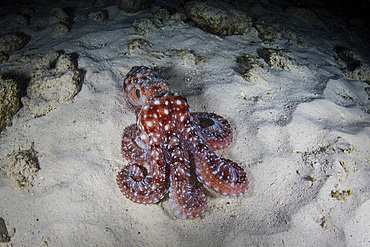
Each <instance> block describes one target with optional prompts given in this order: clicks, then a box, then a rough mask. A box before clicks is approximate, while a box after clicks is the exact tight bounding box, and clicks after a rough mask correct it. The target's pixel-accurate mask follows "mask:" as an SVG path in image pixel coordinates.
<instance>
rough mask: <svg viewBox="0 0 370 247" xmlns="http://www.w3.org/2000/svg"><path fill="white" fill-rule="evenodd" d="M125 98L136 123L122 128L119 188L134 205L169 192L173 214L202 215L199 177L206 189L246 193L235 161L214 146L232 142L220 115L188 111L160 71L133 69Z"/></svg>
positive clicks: (237, 194)
mask: <svg viewBox="0 0 370 247" xmlns="http://www.w3.org/2000/svg"><path fill="white" fill-rule="evenodd" d="M124 92H125V95H126V99H127V101H128V103H129V104H130V106H131V108H132V109H133V111H134V112H135V113H136V114H137V123H136V124H132V125H130V126H129V127H127V128H126V129H125V130H124V133H123V136H122V148H121V151H122V155H123V157H124V158H125V159H127V160H128V161H129V163H130V165H128V166H126V167H124V168H123V169H122V170H121V171H120V172H119V173H118V175H117V183H118V186H119V187H120V189H121V192H122V193H123V194H124V195H125V196H126V197H127V198H128V199H130V200H132V201H134V202H136V203H142V204H150V203H155V202H158V201H159V200H161V199H162V198H163V197H164V196H165V195H166V193H168V192H169V198H170V205H171V208H172V210H173V211H174V213H175V214H176V215H177V216H179V217H181V218H183V219H192V218H197V217H200V216H202V215H203V214H204V213H205V209H206V207H207V198H206V196H205V195H204V193H203V191H202V190H201V189H200V188H199V187H197V186H196V185H195V184H194V181H192V180H191V176H192V175H191V170H192V166H195V173H196V174H195V175H196V176H197V179H198V180H199V181H200V182H201V183H203V185H204V186H205V187H206V188H208V189H209V190H211V191H213V192H216V193H218V194H221V195H222V196H228V197H232V198H238V197H242V196H243V195H245V194H246V193H247V190H248V188H249V181H248V179H247V177H246V173H245V172H244V170H243V169H242V168H241V167H240V166H239V165H237V164H236V163H235V162H233V161H231V160H228V159H224V158H220V157H218V156H217V155H216V154H215V152H214V150H217V149H222V148H225V147H227V146H228V145H230V143H231V142H232V129H231V127H230V124H229V123H228V122H227V120H226V119H224V118H223V117H221V116H219V115H217V114H212V113H192V112H191V109H190V107H189V106H188V104H187V102H186V99H184V98H183V97H181V96H179V95H177V94H172V93H170V92H169V87H168V85H167V84H166V82H165V81H164V80H163V79H161V78H160V77H159V75H158V74H157V73H156V72H155V71H153V70H151V69H149V68H146V67H143V66H140V67H138V66H136V67H133V68H132V69H131V70H130V72H129V73H128V74H127V76H126V79H125V80H124Z"/></svg>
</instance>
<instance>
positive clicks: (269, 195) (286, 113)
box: [0, 1, 370, 246]
mask: <svg viewBox="0 0 370 247" xmlns="http://www.w3.org/2000/svg"><path fill="white" fill-rule="evenodd" d="M67 3H68V2H65V3H63V2H58V3H55V6H54V5H49V6H36V7H35V12H34V14H31V15H30V16H31V21H30V24H29V25H26V26H25V27H24V29H23V31H24V32H26V33H27V34H29V35H31V40H30V41H29V43H28V44H27V45H26V46H25V47H24V48H23V49H21V50H19V51H17V52H15V53H13V54H11V56H10V57H9V60H8V61H7V62H6V63H4V64H3V65H1V67H0V68H1V70H2V71H6V70H7V69H13V70H16V71H17V70H18V71H23V72H24V73H27V71H28V72H29V70H30V68H31V67H32V66H33V65H34V63H35V62H36V61H37V59H39V58H40V57H41V56H44V55H46V54H48V52H50V51H53V50H54V51H56V50H63V51H64V52H65V53H67V54H71V53H74V54H77V56H78V68H79V69H80V70H83V71H84V72H85V74H84V79H83V82H82V88H81V90H80V92H79V93H78V94H77V95H76V96H75V97H74V98H73V100H71V101H69V102H65V103H61V104H60V105H59V106H58V107H57V109H55V110H53V111H51V112H49V113H47V114H46V115H45V116H41V117H37V118H34V117H32V116H31V115H30V113H29V112H28V111H27V109H25V108H24V107H23V108H22V109H20V110H19V112H18V113H17V114H16V115H15V116H14V118H13V124H12V125H11V126H8V127H7V128H6V129H5V130H4V131H3V132H2V134H1V140H0V142H1V156H2V163H1V165H2V166H3V165H5V163H4V162H5V161H4V160H6V159H5V158H4V157H6V155H7V154H9V153H11V152H13V151H14V150H18V149H19V148H22V147H27V145H30V143H32V142H33V143H34V148H35V150H36V151H37V157H38V162H39V166H40V170H39V171H38V172H37V176H36V177H35V178H34V180H33V181H32V183H33V186H32V187H30V188H24V189H19V188H18V187H17V186H15V185H14V182H13V181H12V179H8V178H6V177H1V180H0V217H1V218H3V219H4V221H5V223H6V226H7V229H8V232H9V235H11V241H10V242H8V243H2V244H0V245H1V246H369V242H370V226H369V224H370V216H369V214H370V200H369V182H370V177H369V174H370V173H369V170H370V169H369V168H370V153H369V152H370V115H369V110H370V103H369V95H368V94H367V93H366V91H365V88H366V87H368V86H369V85H368V84H367V83H366V82H361V81H358V80H350V79H348V78H346V77H345V76H344V75H343V73H342V71H341V70H340V68H339V66H338V64H337V63H336V60H335V56H336V52H335V49H334V47H335V46H343V47H348V48H350V49H351V50H354V51H357V53H358V54H362V55H363V57H364V58H365V61H366V56H367V58H368V55H369V53H367V54H366V51H367V52H369V50H368V48H369V47H368V46H367V45H368V43H366V42H363V41H361V39H360V38H358V37H357V38H356V37H355V34H354V33H352V34H351V32H349V31H348V32H346V31H343V32H334V31H330V30H329V29H325V28H324V29H318V28H317V27H314V26H312V23H309V22H305V21H299V20H298V19H294V18H293V17H292V16H291V15H289V14H287V13H284V12H283V11H282V12H279V11H277V10H274V8H271V9H268V8H266V7H258V6H256V7H255V8H253V9H252V12H253V11H254V12H253V14H254V15H255V16H257V14H256V13H261V15H260V17H262V16H263V17H264V18H265V20H266V22H267V23H268V21H269V20H270V23H271V25H272V26H273V27H274V32H275V34H277V38H276V39H273V40H272V41H270V42H265V41H262V40H261V39H260V38H259V37H258V33H257V31H256V29H255V28H252V31H251V32H249V33H246V34H244V35H240V36H238V35H233V36H226V37H219V36H217V35H214V34H210V33H207V32H205V31H203V30H201V29H200V28H199V27H197V26H196V25H194V23H191V22H185V21H183V20H182V19H181V18H175V17H173V18H172V20H170V18H169V19H167V20H162V24H161V25H159V26H158V27H156V28H153V29H151V30H148V32H147V33H144V34H142V33H141V34H139V33H138V32H137V30H135V28H134V26H133V23H134V21H135V20H138V19H141V18H148V17H156V14H155V13H156V10H158V7H154V8H151V9H148V10H144V11H141V12H139V13H136V14H126V13H125V12H124V11H122V10H120V9H118V8H117V7H116V5H114V4H112V5H110V6H108V5H105V4H104V3H103V2H99V1H98V2H97V3H96V4H95V5H91V4H89V3H87V2H82V3H80V4H79V5H76V7H74V8H75V10H74V18H73V25H72V27H71V29H70V32H69V33H68V34H60V33H57V32H55V31H54V28H53V27H51V26H50V25H49V23H48V18H49V17H50V11H51V9H53V8H56V7H65V5H64V4H67ZM101 9H106V10H107V11H108V12H109V20H105V21H95V20H91V19H89V18H87V15H88V14H89V13H90V12H92V11H96V10H101ZM272 20H273V21H272ZM36 27H37V28H36ZM134 38H143V39H145V40H146V41H147V42H148V43H149V44H150V45H149V46H147V47H144V48H141V49H140V48H139V49H129V48H128V44H129V43H130V40H132V39H134ZM351 38H352V39H351ZM263 47H267V48H275V49H284V51H288V53H289V54H290V57H291V58H292V59H294V61H295V62H294V63H293V65H292V66H291V67H290V68H289V69H281V68H271V67H269V66H268V65H267V63H266V62H265V61H263V59H259V60H260V62H261V63H263V64H264V69H263V70H262V71H261V73H259V74H257V76H256V78H254V79H253V80H251V81H249V80H247V79H245V77H243V76H241V74H240V72H239V71H238V68H237V67H238V66H240V65H238V63H237V59H236V57H238V56H240V55H241V54H242V53H245V54H249V55H252V56H255V57H258V52H257V51H258V50H259V49H261V48H263ZM184 53H185V55H178V54H184ZM191 54H196V56H199V57H201V59H197V57H196V56H193V55H191ZM15 61H22V63H15ZM20 64H23V65H20ZM135 65H145V66H149V67H153V68H158V69H159V72H160V74H161V75H162V76H163V77H164V78H166V79H167V80H168V82H169V84H170V87H171V90H172V91H173V92H178V93H180V94H181V95H183V96H184V97H186V98H187V100H188V103H189V105H190V106H191V108H192V110H193V111H206V112H213V113H217V114H219V115H221V116H224V117H225V118H226V119H228V120H229V121H230V123H231V125H232V128H233V130H234V141H233V143H232V145H231V146H230V147H228V148H227V149H225V150H222V151H220V152H218V154H219V155H221V156H222V157H226V158H229V159H232V160H234V161H235V162H237V163H238V164H240V166H242V167H243V168H244V169H245V170H246V171H247V174H248V177H249V180H250V184H251V188H250V190H249V194H248V195H247V196H246V197H245V198H242V199H229V198H222V197H220V196H218V195H211V194H210V193H208V194H207V195H208V204H209V206H208V208H207V212H206V215H205V216H204V217H202V218H199V219H194V220H183V219H179V218H176V217H175V216H174V214H173V212H172V211H171V210H170V208H169V201H168V198H165V199H164V200H162V201H161V202H159V203H158V204H154V205H147V206H144V205H140V204H135V203H133V202H131V201H130V200H128V199H127V198H125V197H124V196H123V195H122V194H121V193H120V191H119V188H118V186H117V184H116V181H115V178H116V174H117V172H118V171H119V170H120V169H121V168H122V167H124V166H125V165H127V161H125V160H124V159H123V158H122V157H121V154H120V140H121V134H122V131H123V130H124V128H125V127H127V126H129V125H130V124H132V123H134V122H135V115H134V114H133V113H132V112H130V110H129V108H128V106H127V105H126V102H125V100H124V95H123V91H122V82H123V79H124V77H125V75H126V73H127V72H128V71H129V70H130V69H131V67H132V66H135Z"/></svg>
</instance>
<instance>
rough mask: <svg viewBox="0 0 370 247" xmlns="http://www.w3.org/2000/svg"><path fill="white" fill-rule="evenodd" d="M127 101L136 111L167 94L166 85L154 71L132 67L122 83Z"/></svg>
mask: <svg viewBox="0 0 370 247" xmlns="http://www.w3.org/2000/svg"><path fill="white" fill-rule="evenodd" d="M123 90H124V92H125V95H126V99H127V101H128V102H129V103H130V104H131V105H132V106H133V107H134V108H136V110H138V109H140V108H141V107H142V106H143V105H144V104H145V102H147V101H148V100H150V99H151V98H153V97H155V96H158V95H161V94H165V93H167V92H169V90H170V89H169V86H168V84H167V83H166V82H165V81H164V80H163V79H162V78H160V77H159V75H158V73H157V72H155V71H154V70H152V69H150V68H147V67H144V66H135V67H133V68H132V69H131V70H130V72H129V73H127V76H126V78H125V80H124V82H123Z"/></svg>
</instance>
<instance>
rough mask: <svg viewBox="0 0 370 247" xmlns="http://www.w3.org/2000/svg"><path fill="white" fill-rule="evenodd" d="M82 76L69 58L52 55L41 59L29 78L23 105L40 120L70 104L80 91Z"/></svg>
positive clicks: (59, 53) (56, 53)
mask: <svg viewBox="0 0 370 247" xmlns="http://www.w3.org/2000/svg"><path fill="white" fill-rule="evenodd" d="M80 80H81V73H80V71H78V70H77V66H76V65H75V64H74V63H73V61H72V59H71V57H70V56H69V55H67V54H64V53H63V52H54V53H52V54H49V55H46V56H44V57H43V58H41V59H40V61H39V62H38V63H37V65H36V66H35V68H34V69H33V72H32V75H31V81H30V83H29V85H28V87H27V96H26V97H23V98H22V103H23V104H24V105H25V106H26V107H27V108H28V109H29V110H30V113H31V115H33V116H34V117H39V116H43V115H45V114H47V113H48V112H50V111H51V110H53V109H55V108H57V107H58V105H59V104H60V102H66V101H69V100H71V99H72V98H73V97H74V96H75V95H76V94H77V93H78V92H79V90H80V87H81V86H80Z"/></svg>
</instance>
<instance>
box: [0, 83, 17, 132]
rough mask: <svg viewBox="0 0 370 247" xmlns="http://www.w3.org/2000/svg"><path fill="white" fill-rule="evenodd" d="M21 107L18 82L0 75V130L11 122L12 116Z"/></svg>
mask: <svg viewBox="0 0 370 247" xmlns="http://www.w3.org/2000/svg"><path fill="white" fill-rule="evenodd" d="M19 108H21V101H20V100H19V89H18V85H17V83H16V82H15V81H13V80H3V79H2V78H1V77H0V131H2V130H3V129H4V128H5V127H6V126H7V125H9V124H10V123H11V119H12V117H13V116H14V114H16V113H17V111H18V110H19Z"/></svg>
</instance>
